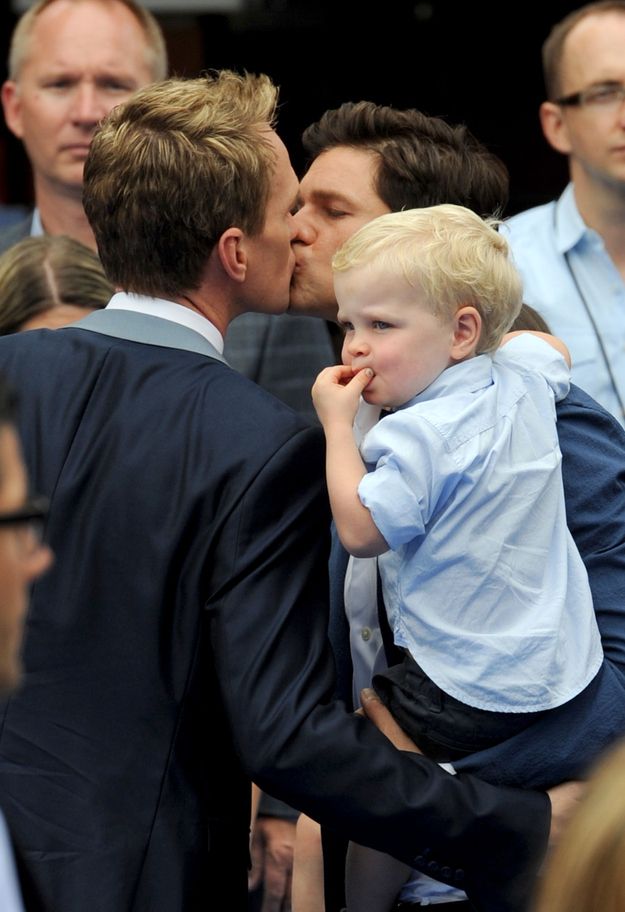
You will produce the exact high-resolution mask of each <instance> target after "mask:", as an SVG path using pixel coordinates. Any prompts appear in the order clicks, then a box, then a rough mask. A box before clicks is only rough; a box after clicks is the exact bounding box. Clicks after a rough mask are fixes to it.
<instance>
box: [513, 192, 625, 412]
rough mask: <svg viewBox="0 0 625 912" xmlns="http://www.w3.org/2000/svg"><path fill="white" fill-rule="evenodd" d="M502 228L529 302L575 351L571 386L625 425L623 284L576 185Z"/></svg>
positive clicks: (516, 217) (514, 218)
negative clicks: (587, 219)
mask: <svg viewBox="0 0 625 912" xmlns="http://www.w3.org/2000/svg"><path fill="white" fill-rule="evenodd" d="M502 232H503V233H505V234H506V237H507V238H508V240H509V242H510V246H511V249H512V255H513V258H514V262H515V264H516V266H517V268H518V269H519V272H520V273H521V276H522V278H523V297H524V300H525V302H526V303H527V304H530V305H531V306H532V307H534V308H535V309H536V310H537V311H538V312H539V313H541V314H542V316H543V317H544V318H545V320H546V321H547V323H548V324H549V327H550V329H551V331H552V332H553V333H554V334H555V335H556V336H560V338H562V339H563V340H564V341H565V342H566V344H567V346H568V348H569V351H570V352H571V358H572V362H573V368H572V373H571V379H572V381H573V383H576V384H577V386H580V387H581V388H582V389H583V390H585V391H586V392H587V393H588V394H589V395H590V396H592V397H593V399H596V400H597V402H599V403H601V405H603V407H604V408H606V409H607V410H608V411H609V412H611V413H612V414H613V415H614V416H615V417H616V418H617V419H618V420H619V421H620V422H621V424H625V420H624V416H623V407H622V406H623V403H625V283H624V282H623V279H622V277H621V275H620V273H619V271H618V269H617V268H616V266H615V265H614V263H613V262H612V259H611V258H610V256H609V255H608V253H607V252H606V250H605V246H604V243H603V240H602V238H601V237H600V236H599V235H598V234H597V232H596V231H593V230H592V229H590V228H588V227H587V226H586V225H585V224H584V222H583V220H582V217H581V215H580V214H579V211H578V209H577V206H576V204H575V196H574V193H573V185H572V184H569V185H568V187H567V188H566V190H565V191H564V193H563V194H562V196H561V197H560V199H559V200H558V201H557V202H554V203H548V204H547V205H545V206H537V207H535V208H534V209H528V210H527V211H526V212H521V213H520V214H519V215H515V216H513V217H512V218H510V219H508V220H507V221H506V222H505V224H504V225H503V227H502ZM589 313H590V314H591V315H592V319H591V316H589ZM593 322H594V325H593ZM606 360H607V362H608V363H609V365H610V370H611V373H612V378H611V377H610V373H609V372H608V369H607V367H606ZM615 387H616V390H615ZM616 391H618V395H617V392H616ZM619 397H620V401H619Z"/></svg>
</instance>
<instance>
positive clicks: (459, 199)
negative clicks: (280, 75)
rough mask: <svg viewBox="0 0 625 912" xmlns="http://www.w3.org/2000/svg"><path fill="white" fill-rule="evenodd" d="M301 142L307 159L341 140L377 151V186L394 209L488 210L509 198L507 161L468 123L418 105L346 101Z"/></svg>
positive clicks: (495, 210) (340, 143)
mask: <svg viewBox="0 0 625 912" xmlns="http://www.w3.org/2000/svg"><path fill="white" fill-rule="evenodd" d="M302 142H303V145H304V150H305V152H306V154H307V155H308V157H309V159H310V160H313V159H315V158H316V157H317V156H318V155H320V154H321V153H322V152H326V151H328V150H329V149H332V148H335V147H337V146H348V147H351V148H354V149H364V150H368V151H371V152H373V153H375V155H376V157H377V161H378V167H377V175H376V192H377V194H378V196H379V197H380V199H381V200H382V201H383V202H384V203H385V204H386V205H387V206H388V207H389V209H391V211H393V212H398V211H400V210H401V209H414V208H420V207H423V206H434V205H437V204H440V203H455V204H457V205H460V206H466V207H467V208H468V209H472V210H473V211H474V212H477V214H478V215H482V216H487V215H493V214H501V213H503V210H504V209H505V206H506V205H507V202H508V188H509V179H508V172H507V169H506V166H505V165H504V163H503V162H502V161H501V160H500V159H499V158H497V156H496V155H493V154H492V153H491V152H489V151H488V149H486V147H485V146H483V145H482V144H481V143H480V142H478V140H477V139H476V138H475V137H474V136H473V134H472V133H471V132H470V131H469V130H468V129H467V127H465V126H463V125H459V126H450V125H449V124H447V123H445V121H444V120H441V119H440V118H439V117H428V116H427V115H426V114H423V113H422V112H421V111H417V110H414V109H409V110H396V109H394V108H391V107H386V106H383V105H375V104H374V103H373V102H370V101H359V102H347V103H345V104H343V105H341V106H340V107H339V108H335V109H333V110H330V111H326V113H325V114H324V115H323V116H322V117H321V119H320V120H319V121H318V122H317V123H314V124H311V126H309V127H308V128H307V129H306V130H305V131H304V134H303V136H302Z"/></svg>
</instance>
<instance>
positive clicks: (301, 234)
mask: <svg viewBox="0 0 625 912" xmlns="http://www.w3.org/2000/svg"><path fill="white" fill-rule="evenodd" d="M293 224H294V226H295V235H294V237H293V243H294V244H305V245H306V246H307V247H308V246H310V244H312V243H313V242H314V240H315V238H316V237H317V232H316V231H315V228H314V226H313V224H312V222H311V221H310V219H309V218H308V217H307V216H306V214H305V213H304V210H303V209H300V210H299V211H298V212H296V213H294V215H293Z"/></svg>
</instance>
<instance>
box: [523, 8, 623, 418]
mask: <svg viewBox="0 0 625 912" xmlns="http://www.w3.org/2000/svg"><path fill="white" fill-rule="evenodd" d="M542 56H543V74H544V80H545V89H546V93H547V101H544V102H543V103H542V104H541V106H540V122H541V125H542V129H543V133H544V135H545V137H546V139H547V142H548V143H549V144H550V145H551V146H552V147H553V148H554V149H555V150H556V151H557V152H560V153H561V154H562V155H566V156H567V158H568V166H569V177H570V180H569V183H568V185H567V187H566V189H565V190H564V192H563V193H562V195H561V196H560V198H559V199H558V200H556V201H555V202H551V203H547V204H546V205H542V206H537V207H534V208H532V209H528V210H526V211H525V212H521V213H519V214H518V215H514V216H513V217H512V218H510V219H509V220H508V222H507V226H506V227H507V231H508V238H509V241H510V246H511V248H512V254H513V257H514V260H515V263H516V265H517V268H518V269H519V271H520V272H521V275H522V277H523V284H524V295H525V300H526V302H527V303H528V304H531V305H532V306H533V307H534V308H535V309H536V310H538V311H539V312H540V313H541V314H542V316H543V317H544V318H545V319H546V321H547V323H549V325H550V326H551V327H552V329H553V331H554V332H555V333H556V334H557V335H558V336H560V337H561V338H562V339H563V340H564V341H565V342H566V344H567V346H568V348H569V350H570V352H571V358H572V362H573V372H572V379H573V382H574V383H576V384H577V385H579V386H581V387H582V388H583V389H584V390H586V392H587V393H589V394H590V395H591V396H593V397H594V398H595V399H596V400H597V402H600V403H601V404H602V405H603V406H604V407H605V408H607V409H608V410H609V411H610V412H612V414H613V415H615V416H616V418H618V420H619V421H620V422H621V424H624V423H625V321H624V320H623V313H624V312H625V104H624V103H623V102H624V101H625V2H623V0H599V2H595V3H589V4H587V5H585V6H582V7H580V8H579V9H576V10H573V12H571V13H569V14H568V15H567V16H565V18H564V19H562V20H561V21H560V22H558V23H557V24H556V25H554V27H553V28H552V30H551V32H550V34H549V36H548V37H547V40H546V41H545V43H544V44H543V49H542Z"/></svg>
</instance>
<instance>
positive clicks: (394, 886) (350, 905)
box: [345, 842, 411, 912]
mask: <svg viewBox="0 0 625 912" xmlns="http://www.w3.org/2000/svg"><path fill="white" fill-rule="evenodd" d="M410 873H411V868H410V867H409V866H408V865H405V864H403V863H402V862H401V861H397V860H396V859H395V858H392V857H391V856H390V855H385V854H384V853H383V852H376V851H375V850H374V849H368V848H365V847H364V846H360V845H357V844H356V843H355V842H350V844H349V848H348V850H347V864H346V868H345V897H346V899H347V912H389V910H390V909H392V907H393V904H394V902H395V900H396V898H397V894H398V893H399V891H400V890H401V888H402V887H403V885H404V884H405V882H406V880H407V879H408V877H409V876H410Z"/></svg>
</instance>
